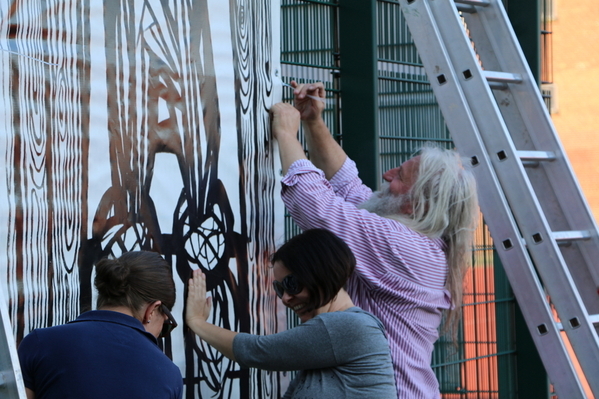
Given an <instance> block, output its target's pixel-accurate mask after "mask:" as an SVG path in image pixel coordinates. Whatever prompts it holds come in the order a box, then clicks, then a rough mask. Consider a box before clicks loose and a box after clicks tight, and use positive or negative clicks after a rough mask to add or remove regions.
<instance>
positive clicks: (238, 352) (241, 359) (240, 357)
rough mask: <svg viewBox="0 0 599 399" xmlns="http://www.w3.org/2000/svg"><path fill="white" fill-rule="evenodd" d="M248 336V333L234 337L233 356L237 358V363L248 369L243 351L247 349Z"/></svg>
mask: <svg viewBox="0 0 599 399" xmlns="http://www.w3.org/2000/svg"><path fill="white" fill-rule="evenodd" d="M247 335H248V334H246V333H239V334H237V335H235V337H233V355H234V356H235V362H236V363H238V364H239V365H240V366H241V367H243V368H248V366H247V365H246V363H245V351H244V350H243V349H244V347H245V344H244V336H247Z"/></svg>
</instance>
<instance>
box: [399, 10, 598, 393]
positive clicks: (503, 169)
mask: <svg viewBox="0 0 599 399" xmlns="http://www.w3.org/2000/svg"><path fill="white" fill-rule="evenodd" d="M399 2H400V5H401V9H402V12H403V15H404V17H405V20H406V22H407V24H408V26H409V28H410V32H411V34H412V37H413V39H414V42H415V44H416V48H417V49H418V53H419V55H420V58H421V60H422V62H423V65H424V68H425V70H426V73H427V75H428V77H429V80H430V82H431V86H432V88H433V91H434V93H435V96H436V97H437V101H438V103H439V106H440V108H441V111H442V113H443V116H444V118H445V121H446V123H447V126H448V128H449V130H450V132H451V135H452V138H453V140H454V142H455V144H456V147H457V148H458V150H459V151H460V154H461V155H463V156H468V157H470V158H471V162H472V165H473V168H472V170H473V172H474V174H475V176H476V180H477V184H478V191H479V202H480V207H481V210H482V212H483V215H484V218H485V221H486V223H487V225H488V227H489V230H490V232H491V235H492V237H493V239H494V241H495V245H496V248H497V252H498V254H499V256H500V258H501V261H502V263H503V266H504V268H505V271H506V274H507V276H508V278H509V280H510V283H511V285H512V288H513V290H514V295H515V296H516V299H517V300H518V303H519V305H520V308H521V310H522V313H523V315H524V318H525V320H526V324H527V326H528V328H529V330H530V332H531V335H532V337H533V340H534V342H535V345H536V346H537V349H538V352H539V355H540V357H541V359H542V361H543V364H544V366H545V369H546V371H547V374H548V375H549V378H550V380H551V382H552V383H553V385H554V388H555V390H556V393H557V394H558V396H559V397H560V398H564V399H575V398H585V397H586V396H585V391H584V389H583V386H582V385H583V384H582V383H581V379H580V376H579V375H578V374H577V372H576V369H575V367H574V364H575V363H576V362H578V363H579V364H580V367H581V369H582V370H583V372H584V375H585V377H586V380H587V382H588V384H589V386H590V388H591V391H592V392H593V394H594V396H595V397H596V398H599V337H598V328H599V292H598V287H599V234H598V230H597V225H596V224H595V221H594V219H593V217H592V216H591V213H590V211H589V208H588V205H587V204H586V200H585V199H584V196H583V195H582V193H581V190H580V187H579V186H578V183H577V181H576V178H575V176H574V174H573V172H572V169H571V167H570V164H569V161H568V159H567V157H566V154H565V152H564V150H563V148H562V146H561V144H560V141H559V138H558V137H557V134H556V132H555V129H554V127H553V124H552V122H551V118H550V116H549V113H548V112H547V109H546V106H545V104H544V102H543V99H542V97H541V95H540V93H539V88H538V86H537V83H536V81H535V79H534V77H533V76H532V74H531V72H530V70H529V68H528V65H527V63H526V61H525V58H524V56H523V54H522V51H521V49H520V47H519V44H518V41H517V39H516V36H515V35H514V32H513V30H512V28H511V25H510V23H509V21H508V18H507V15H506V13H505V10H504V9H503V5H502V2H501V0H456V1H455V2H454V1H453V0H399ZM553 309H555V313H557V317H558V319H556V317H555V316H554V314H555V313H554V311H553ZM562 331H563V332H565V336H567V339H566V338H565V336H564V334H563V333H562ZM567 341H568V342H569V344H571V347H572V349H573V351H574V353H575V356H574V357H575V359H574V358H573V356H572V355H571V352H570V351H569V350H568V342H567Z"/></svg>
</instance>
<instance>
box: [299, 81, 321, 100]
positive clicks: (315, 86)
mask: <svg viewBox="0 0 599 399" xmlns="http://www.w3.org/2000/svg"><path fill="white" fill-rule="evenodd" d="M291 86H292V87H293V88H294V89H293V94H294V95H295V98H296V100H303V99H305V98H306V97H309V96H316V97H320V98H325V97H326V92H325V89H324V84H323V83H322V82H315V83H308V84H299V83H297V82H296V81H294V80H292V81H291Z"/></svg>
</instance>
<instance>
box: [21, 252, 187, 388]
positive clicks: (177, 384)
mask: <svg viewBox="0 0 599 399" xmlns="http://www.w3.org/2000/svg"><path fill="white" fill-rule="evenodd" d="M94 284H95V286H96V289H97V291H98V300H97V309H98V310H92V311H89V312H85V313H83V314H81V315H80V316H79V317H78V318H77V319H76V320H73V321H71V322H69V323H67V324H63V325H60V326H55V327H50V328H42V329H36V330H33V331H32V332H30V333H29V334H28V335H27V336H25V338H24V339H23V341H22V342H21V344H20V345H19V359H20V363H21V369H22V372H23V379H24V382H25V387H26V392H27V398H28V399H31V398H37V399H40V398H42V399H43V398H61V399H65V398H74V399H75V398H76V399H80V398H88V399H105V398H165V399H166V398H181V397H182V394H183V379H182V377H181V371H180V370H179V368H178V367H177V366H175V364H174V363H173V362H172V361H171V360H170V359H169V358H168V357H166V355H165V354H164V353H163V352H162V351H161V350H160V348H159V346H158V341H157V338H159V337H161V336H164V335H166V334H168V333H170V331H171V330H172V329H173V328H174V327H176V326H177V323H176V322H175V321H174V319H173V317H172V315H171V313H170V310H169V309H171V308H172V307H173V305H174V303H175V283H174V281H173V278H172V272H171V267H170V266H169V264H168V263H167V262H166V261H165V260H164V259H163V258H162V257H161V256H160V255H159V254H158V253H155V252H148V251H135V252H128V253H125V254H123V255H122V256H121V257H120V258H118V259H102V260H101V261H99V262H98V264H97V265H96V277H95V280H94Z"/></svg>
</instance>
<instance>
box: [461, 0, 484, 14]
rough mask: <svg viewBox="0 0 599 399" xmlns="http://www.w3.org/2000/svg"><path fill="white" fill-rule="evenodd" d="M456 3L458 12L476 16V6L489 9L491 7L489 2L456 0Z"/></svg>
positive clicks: (482, 0)
mask: <svg viewBox="0 0 599 399" xmlns="http://www.w3.org/2000/svg"><path fill="white" fill-rule="evenodd" d="M455 3H456V7H457V8H458V11H461V12H466V13H468V14H474V13H475V12H476V7H475V6H480V7H487V6H488V5H489V2H488V1H487V0H456V1H455Z"/></svg>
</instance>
